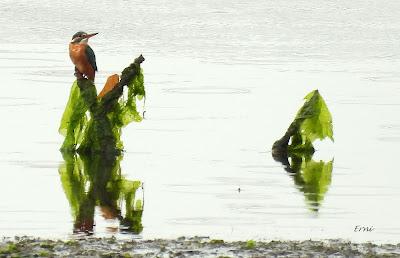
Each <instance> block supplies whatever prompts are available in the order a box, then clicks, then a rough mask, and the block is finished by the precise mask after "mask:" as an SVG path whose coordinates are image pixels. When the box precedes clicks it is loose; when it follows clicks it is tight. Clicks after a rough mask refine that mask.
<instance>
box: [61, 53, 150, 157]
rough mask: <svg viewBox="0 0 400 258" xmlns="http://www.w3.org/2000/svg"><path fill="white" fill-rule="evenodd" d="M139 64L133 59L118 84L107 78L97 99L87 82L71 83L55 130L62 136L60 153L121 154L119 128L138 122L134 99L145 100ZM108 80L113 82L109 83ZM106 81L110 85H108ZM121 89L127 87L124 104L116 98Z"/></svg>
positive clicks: (118, 97)
mask: <svg viewBox="0 0 400 258" xmlns="http://www.w3.org/2000/svg"><path fill="white" fill-rule="evenodd" d="M143 61H144V58H143V56H142V55H140V56H139V57H138V58H136V59H135V61H134V62H133V63H132V64H131V65H129V66H128V67H126V68H125V69H124V70H123V71H122V74H121V79H120V80H118V76H117V75H113V76H110V77H109V80H108V81H107V84H106V86H105V87H104V89H103V90H102V91H101V94H99V95H97V91H96V87H95V85H94V84H93V82H92V81H91V80H88V79H85V78H79V79H77V80H76V81H75V82H74V83H73V85H72V88H71V93H70V96H69V100H68V103H67V106H66V108H65V111H64V114H63V117H62V119H61V125H60V128H59V132H60V133H61V134H62V135H64V136H65V140H64V143H63V145H62V147H61V150H62V151H75V150H77V151H78V152H80V153H97V152H107V153H120V152H121V151H122V150H123V144H122V141H121V139H120V135H121V128H122V127H123V126H126V125H127V124H129V123H130V122H132V121H136V122H139V121H141V120H142V117H141V116H140V114H139V113H138V111H137V108H136V99H138V100H141V99H142V98H143V97H144V96H145V89H144V77H143V71H142V69H141V67H140V64H141V63H142V62H143ZM112 78H114V80H110V79H112ZM115 78H116V80H115ZM110 81H114V83H111V85H110V84H109V82H110ZM124 86H127V87H128V97H127V99H125V100H124V99H121V98H120V97H121V96H122V93H123V87H124ZM87 111H89V115H87Z"/></svg>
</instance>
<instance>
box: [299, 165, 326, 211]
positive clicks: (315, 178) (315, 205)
mask: <svg viewBox="0 0 400 258" xmlns="http://www.w3.org/2000/svg"><path fill="white" fill-rule="evenodd" d="M332 168H333V160H332V161H329V162H324V161H319V162H316V161H314V160H312V159H309V160H305V159H303V160H302V161H301V164H300V171H298V172H297V173H296V174H294V180H295V183H296V185H297V186H299V189H300V191H302V192H303V193H304V196H305V198H306V202H307V203H308V205H309V207H310V209H311V210H313V211H318V209H319V207H320V205H321V203H322V201H323V200H324V196H325V194H326V192H327V191H328V188H329V186H330V184H331V177H332Z"/></svg>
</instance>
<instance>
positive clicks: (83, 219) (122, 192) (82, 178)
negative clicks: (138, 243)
mask: <svg viewBox="0 0 400 258" xmlns="http://www.w3.org/2000/svg"><path fill="white" fill-rule="evenodd" d="M63 158H64V164H62V165H61V166H60V168H59V173H60V177H61V182H62V186H63V188H64V192H65V194H66V197H67V199H68V201H69V203H70V206H71V211H72V215H73V217H74V233H79V232H84V233H89V234H90V233H93V231H94V230H93V228H94V225H95V223H94V211H95V207H96V206H98V207H99V208H100V211H101V213H102V216H103V217H104V218H105V219H118V220H119V221H120V230H122V231H127V232H132V233H135V234H139V233H140V232H141V231H142V229H143V226H142V213H143V201H142V199H140V198H138V196H136V193H137V192H138V190H139V189H140V188H141V187H142V184H141V182H140V181H130V180H127V179H125V178H124V177H123V176H122V175H121V167H120V161H121V159H122V156H116V155H109V154H105V153H103V154H102V153H99V154H95V155H80V156H79V155H78V154H75V153H72V152H63ZM123 210H125V214H122V211H123Z"/></svg>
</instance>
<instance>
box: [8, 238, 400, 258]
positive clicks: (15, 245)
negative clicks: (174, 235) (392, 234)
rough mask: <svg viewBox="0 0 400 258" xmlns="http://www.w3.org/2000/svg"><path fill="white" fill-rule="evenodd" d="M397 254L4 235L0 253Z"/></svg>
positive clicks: (372, 249) (336, 243)
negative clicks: (52, 238)
mask: <svg viewBox="0 0 400 258" xmlns="http://www.w3.org/2000/svg"><path fill="white" fill-rule="evenodd" d="M33 256H36V257H38V256H40V257H54V256H61V257H70V256H74V257H98V256H102V257H104V256H106V257H261V256H279V257H310V256H312V257H319V256H322V257H326V256H329V257H398V256H400V244H397V245H393V244H384V245H376V244H371V243H363V244H355V243H350V242H346V241H342V240H327V241H301V242H300V241H271V242H257V241H251V240H250V241H247V242H224V241H223V240H215V239H214V240H213V239H209V238H200V237H194V238H184V237H181V238H178V239H176V240H163V239H156V240H117V239H115V238H90V237H88V238H81V239H73V240H67V241H61V240H46V239H37V238H30V237H16V238H15V239H9V238H4V239H2V241H1V242H0V257H33Z"/></svg>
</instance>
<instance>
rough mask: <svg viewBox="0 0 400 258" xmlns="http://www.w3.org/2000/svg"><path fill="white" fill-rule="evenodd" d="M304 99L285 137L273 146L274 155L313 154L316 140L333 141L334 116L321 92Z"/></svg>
mask: <svg viewBox="0 0 400 258" xmlns="http://www.w3.org/2000/svg"><path fill="white" fill-rule="evenodd" d="M304 99H305V103H304V104H303V106H302V107H301V108H300V109H299V111H298V112H297V115H296V117H295V119H294V120H293V122H292V123H291V124H290V126H289V128H288V129H287V131H286V133H285V135H284V136H283V137H282V138H281V139H279V140H277V141H276V142H275V143H274V144H273V146H272V151H273V153H276V154H280V153H287V152H289V153H298V154H300V155H301V154H302V153H306V154H312V153H314V151H315V149H314V146H313V144H312V143H313V142H314V141H315V140H316V139H320V140H323V139H325V138H329V139H331V140H332V141H333V126H332V116H331V113H330V112H329V109H328V107H327V105H326V103H325V100H324V99H323V98H322V96H321V95H320V93H319V91H318V90H314V91H312V92H310V93H309V94H307V96H306V97H305V98H304ZM289 142H290V144H289Z"/></svg>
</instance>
